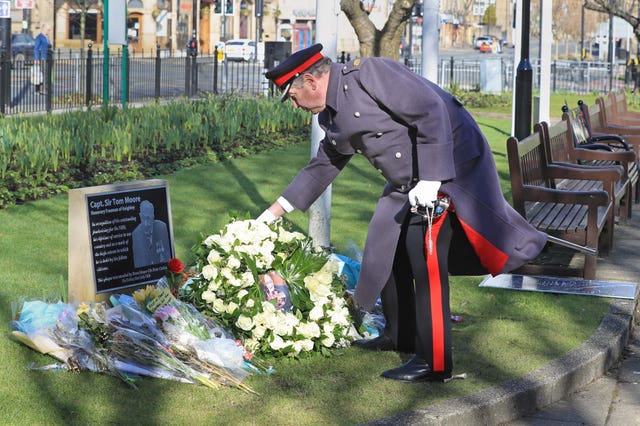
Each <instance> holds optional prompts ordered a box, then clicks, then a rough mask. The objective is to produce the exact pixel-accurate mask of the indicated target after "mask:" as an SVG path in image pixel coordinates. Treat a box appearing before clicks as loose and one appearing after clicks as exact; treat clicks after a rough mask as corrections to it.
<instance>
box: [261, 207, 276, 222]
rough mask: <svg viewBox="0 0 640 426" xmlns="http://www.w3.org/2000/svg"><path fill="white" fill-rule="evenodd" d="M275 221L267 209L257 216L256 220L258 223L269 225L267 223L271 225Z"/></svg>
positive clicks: (274, 216)
mask: <svg viewBox="0 0 640 426" xmlns="http://www.w3.org/2000/svg"><path fill="white" fill-rule="evenodd" d="M276 219H277V217H276V215H274V214H273V213H271V211H270V210H269V209H267V210H265V211H263V212H262V214H260V216H258V218H257V219H256V220H257V221H258V222H264V223H267V224H269V223H273V222H274V221H275V220H276Z"/></svg>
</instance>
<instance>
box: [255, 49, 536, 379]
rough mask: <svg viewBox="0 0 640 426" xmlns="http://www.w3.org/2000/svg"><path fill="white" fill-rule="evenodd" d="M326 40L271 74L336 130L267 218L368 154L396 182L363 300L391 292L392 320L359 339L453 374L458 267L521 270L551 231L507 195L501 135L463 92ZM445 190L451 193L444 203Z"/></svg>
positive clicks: (387, 302) (371, 242)
mask: <svg viewBox="0 0 640 426" xmlns="http://www.w3.org/2000/svg"><path fill="white" fill-rule="evenodd" d="M321 50H322V45H319V44H316V45H313V46H311V47H309V48H307V49H304V50H301V51H298V52H296V53H294V54H293V55H291V56H290V57H289V58H287V60H285V61H284V62H282V63H281V64H280V65H278V66H277V67H275V68H274V69H272V70H270V71H268V72H267V73H266V74H265V75H266V77H267V78H269V79H270V80H272V81H273V82H274V83H275V85H276V86H278V88H280V90H281V91H282V100H283V101H284V100H286V99H290V100H291V101H292V103H293V105H294V106H295V107H297V108H302V109H304V110H306V111H309V112H311V113H314V114H315V113H318V114H319V115H318V122H319V124H320V127H321V128H322V129H323V130H324V131H325V132H326V137H325V138H324V140H323V141H322V143H321V144H320V148H319V150H318V153H317V156H316V157H315V158H313V159H312V160H311V161H310V162H309V164H308V165H307V166H306V167H304V168H303V169H302V170H300V172H299V173H298V174H297V175H296V177H295V178H294V179H293V181H292V182H291V183H290V185H289V186H288V187H287V188H286V189H285V190H284V191H283V192H282V195H281V197H280V198H278V200H277V201H276V202H274V203H273V204H272V205H271V206H270V207H269V208H268V209H267V210H265V211H264V212H263V213H262V214H261V215H260V217H258V220H262V221H266V222H270V221H273V220H275V219H277V218H278V217H280V216H281V215H283V214H284V213H286V212H290V211H292V210H293V209H295V208H298V209H300V210H302V211H306V210H307V209H308V208H309V207H310V206H311V204H312V203H313V202H314V201H315V200H316V198H318V197H319V196H320V195H321V194H322V192H323V191H324V190H325V188H326V187H327V186H328V185H329V184H330V183H331V182H332V181H333V180H334V179H335V178H336V176H337V175H338V174H339V173H340V171H341V170H342V169H343V167H344V166H345V165H346V164H347V163H348V161H349V160H350V159H351V157H352V156H353V155H363V156H365V157H366V158H367V160H369V162H370V163H371V165H372V166H373V167H375V168H376V169H377V170H378V171H379V172H380V173H381V174H382V176H384V178H385V179H386V181H387V184H386V186H385V187H384V189H383V191H382V195H381V197H380V199H379V200H378V204H377V206H376V209H375V212H374V214H373V218H372V219H371V223H370V226H369V232H368V235H367V240H366V244H365V248H364V253H363V260H362V265H361V273H360V276H359V279H358V284H357V286H356V291H355V300H356V303H357V304H358V306H359V307H361V308H362V309H371V308H372V307H373V306H374V304H375V302H376V300H377V299H378V297H379V296H380V295H381V296H382V309H383V313H384V316H385V320H386V325H385V330H384V333H383V334H381V335H380V336H379V337H377V338H375V339H371V340H367V341H357V342H355V344H356V345H357V346H360V347H362V348H365V349H374V350H398V351H403V352H408V353H415V356H414V357H413V358H411V359H410V360H409V361H407V362H406V363H405V364H403V365H401V366H399V367H397V368H394V369H391V370H387V371H384V372H383V373H382V376H383V377H385V378H389V379H394V380H400V381H405V382H418V381H441V380H446V379H449V378H450V377H451V375H452V374H451V371H452V368H453V362H452V353H451V352H452V351H451V347H452V343H451V340H452V339H451V323H450V308H449V279H448V277H449V275H450V274H451V275H479V274H484V273H487V272H488V273H491V274H493V275H497V274H500V273H506V272H509V271H511V270H513V269H515V268H517V267H519V266H521V265H523V264H524V263H526V262H527V261H529V260H531V259H533V258H535V257H536V256H537V255H538V254H539V253H540V252H541V250H542V249H543V248H544V246H545V243H546V237H547V236H546V234H544V233H542V232H539V231H537V230H536V229H534V228H533V227H532V226H531V225H530V224H528V223H527V222H526V221H525V220H524V219H523V218H522V217H521V216H520V215H519V214H518V213H517V212H516V211H515V210H514V209H513V208H512V207H511V206H510V205H509V204H508V203H507V201H506V200H505V199H504V196H503V195H502V190H501V188H500V183H499V179H498V174H497V171H496V167H495V163H494V160H493V156H492V153H491V149H490V147H489V144H488V143H487V141H486V139H485V137H484V136H483V134H482V133H481V131H480V129H479V127H478V125H477V124H476V122H475V121H474V120H473V118H472V117H471V116H470V115H469V113H468V112H467V111H466V110H465V109H464V108H463V106H462V104H461V103H460V102H459V101H458V100H457V99H456V98H455V97H453V96H452V95H450V94H448V93H446V92H445V91H444V90H442V89H441V88H439V87H438V86H437V85H436V84H434V83H432V82H430V81H428V80H426V79H424V78H422V77H420V76H418V75H416V74H415V73H413V72H411V71H410V70H409V69H408V68H406V67H405V66H404V65H402V64H400V63H398V62H396V61H393V60H390V59H386V58H362V59H355V60H352V61H350V62H348V63H346V64H334V63H332V62H331V60H330V59H328V58H325V57H324V56H323V55H322V54H321ZM437 200H446V201H447V203H446V204H445V203H442V205H444V207H445V208H446V210H445V211H444V212H441V211H437V210H438V209H437V208H438V207H442V205H440V206H439V204H438V201H437ZM412 208H413V210H414V211H415V210H416V209H418V210H417V212H418V213H419V214H414V213H412Z"/></svg>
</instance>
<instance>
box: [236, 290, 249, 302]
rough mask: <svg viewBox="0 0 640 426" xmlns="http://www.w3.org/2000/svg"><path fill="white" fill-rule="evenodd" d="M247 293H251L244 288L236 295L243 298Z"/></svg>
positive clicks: (240, 298) (239, 298)
mask: <svg viewBox="0 0 640 426" xmlns="http://www.w3.org/2000/svg"><path fill="white" fill-rule="evenodd" d="M247 294H249V292H248V291H247V290H245V289H242V290H240V291H239V292H238V294H237V295H236V297H237V298H238V300H242V298H243V297H245V296H246V295H247Z"/></svg>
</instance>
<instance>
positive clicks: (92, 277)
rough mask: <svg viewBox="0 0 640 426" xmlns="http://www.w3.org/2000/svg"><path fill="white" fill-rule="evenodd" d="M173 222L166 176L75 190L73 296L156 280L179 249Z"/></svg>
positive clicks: (92, 296) (89, 296) (91, 296)
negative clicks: (159, 178) (176, 249)
mask: <svg viewBox="0 0 640 426" xmlns="http://www.w3.org/2000/svg"><path fill="white" fill-rule="evenodd" d="M171 223H172V222H171V207H170V201H169V190H168V187H167V184H166V182H165V181H163V180H157V179H155V180H148V181H140V182H131V183H126V184H118V185H103V186H97V187H90V188H79V189H74V190H71V191H70V192H69V300H71V301H93V300H102V299H106V298H107V297H108V295H107V293H112V292H115V291H119V292H122V291H123V290H126V289H129V288H135V287H139V286H143V285H146V284H153V283H156V282H157V281H158V280H159V279H160V278H162V277H163V276H164V275H165V274H166V270H167V261H168V260H169V259H171V258H172V257H173V256H174V253H175V249H174V244H173V229H172V225H171ZM99 295H100V296H99Z"/></svg>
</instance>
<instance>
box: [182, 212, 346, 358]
mask: <svg viewBox="0 0 640 426" xmlns="http://www.w3.org/2000/svg"><path fill="white" fill-rule="evenodd" d="M195 251H196V257H197V264H196V268H197V269H198V270H199V271H200V274H199V275H198V276H196V277H194V278H193V279H192V281H191V282H190V283H189V284H188V285H187V286H186V287H185V288H183V290H182V291H181V294H183V295H184V296H185V297H186V300H188V301H190V302H191V303H193V304H194V305H195V306H196V307H197V308H198V309H199V310H201V311H202V312H203V313H204V314H205V315H208V316H209V315H210V316H212V317H213V318H215V319H216V320H218V321H219V322H220V323H222V324H223V326H224V327H225V328H226V329H227V330H229V331H230V332H231V333H233V334H234V335H235V336H236V337H238V338H239V339H240V340H241V341H242V342H243V345H244V347H245V348H246V349H247V350H249V351H251V352H253V353H255V354H256V355H260V356H273V357H302V356H305V355H309V354H311V353H314V352H319V353H322V354H324V355H329V354H330V353H331V351H332V350H334V349H336V348H343V347H346V346H348V345H349V342H350V341H351V340H353V339H354V338H357V337H358V334H357V331H356V330H355V327H354V325H353V313H354V310H352V309H350V304H349V303H348V301H347V300H348V299H347V298H345V296H346V286H345V284H344V283H343V282H342V281H341V279H340V277H339V276H338V265H337V264H336V263H335V262H334V261H333V260H331V259H330V256H329V255H328V254H327V253H325V252H324V251H323V250H321V249H317V248H314V246H313V244H312V241H311V239H310V238H309V237H306V236H305V235H303V234H301V233H299V232H291V231H289V230H287V229H286V227H285V224H284V222H283V221H282V220H278V221H276V222H274V223H273V224H270V225H267V224H265V223H262V222H258V221H255V220H250V219H247V220H237V219H232V221H231V222H230V223H228V224H227V225H226V226H225V227H224V228H223V229H222V230H221V231H220V232H219V233H216V234H213V235H210V236H208V237H206V238H205V239H204V241H203V242H202V243H201V244H200V245H199V246H198V247H196V250H195Z"/></svg>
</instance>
